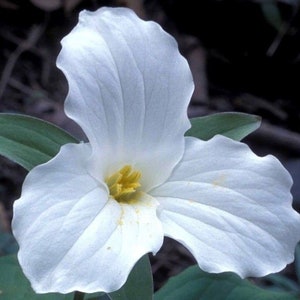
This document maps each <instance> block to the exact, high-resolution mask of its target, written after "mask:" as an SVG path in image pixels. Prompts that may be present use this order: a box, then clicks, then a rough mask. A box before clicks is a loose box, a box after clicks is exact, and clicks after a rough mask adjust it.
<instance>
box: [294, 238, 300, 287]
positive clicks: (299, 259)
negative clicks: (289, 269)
mask: <svg viewBox="0 0 300 300" xmlns="http://www.w3.org/2000/svg"><path fill="white" fill-rule="evenodd" d="M295 272H296V276H297V279H298V283H300V243H298V245H297V247H296V250H295Z"/></svg>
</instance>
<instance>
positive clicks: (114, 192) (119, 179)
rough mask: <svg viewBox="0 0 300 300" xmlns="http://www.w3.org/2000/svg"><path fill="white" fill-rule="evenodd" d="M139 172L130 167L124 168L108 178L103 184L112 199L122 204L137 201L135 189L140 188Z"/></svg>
mask: <svg viewBox="0 0 300 300" xmlns="http://www.w3.org/2000/svg"><path fill="white" fill-rule="evenodd" d="M141 176H142V174H141V172H139V171H135V170H133V169H132V167H131V166H130V165H126V166H124V167H123V168H122V169H120V170H119V171H117V172H116V173H114V174H112V175H111V176H108V177H107V178H106V179H105V182H106V184H107V186H108V188H109V194H110V196H111V197H112V198H114V199H115V200H117V201H118V202H122V203H132V202H133V201H135V200H137V189H138V188H139V187H140V186H141V184H140V182H139V181H140V179H141Z"/></svg>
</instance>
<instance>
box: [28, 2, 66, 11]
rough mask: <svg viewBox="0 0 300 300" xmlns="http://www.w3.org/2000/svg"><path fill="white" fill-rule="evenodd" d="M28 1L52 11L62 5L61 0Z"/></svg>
mask: <svg viewBox="0 0 300 300" xmlns="http://www.w3.org/2000/svg"><path fill="white" fill-rule="evenodd" d="M30 1H31V3H32V4H34V5H35V6H36V7H38V8H40V9H42V10H45V11H53V10H56V9H58V8H60V7H62V5H63V1H62V0H30Z"/></svg>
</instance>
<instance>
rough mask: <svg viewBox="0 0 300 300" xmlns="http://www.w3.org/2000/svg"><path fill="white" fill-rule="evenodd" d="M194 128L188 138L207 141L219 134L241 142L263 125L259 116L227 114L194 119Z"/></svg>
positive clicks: (189, 132)
mask: <svg viewBox="0 0 300 300" xmlns="http://www.w3.org/2000/svg"><path fill="white" fill-rule="evenodd" d="M190 121H191V123H192V127H191V128H190V129H189V130H188V131H187V132H186V135H187V136H194V137H196V138H199V139H201V140H204V141H207V140H209V139H211V138H212V137H213V136H215V135H217V134H221V135H224V136H227V137H229V138H231V139H233V140H236V141H240V140H242V139H243V138H244V137H246V136H247V135H249V134H250V133H251V132H253V131H254V130H256V129H257V128H258V127H259V126H260V123H261V118H260V117H259V116H255V115H250V114H245V113H236V112H227V113H217V114H212V115H208V116H205V117H198V118H192V119H191V120H190Z"/></svg>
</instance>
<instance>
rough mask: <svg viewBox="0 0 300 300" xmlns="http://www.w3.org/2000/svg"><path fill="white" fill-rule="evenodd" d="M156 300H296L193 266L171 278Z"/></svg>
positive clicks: (287, 295)
mask: <svg viewBox="0 0 300 300" xmlns="http://www.w3.org/2000/svg"><path fill="white" fill-rule="evenodd" d="M154 296H155V297H154V299H155V300H199V299H201V300H212V299H213V300H237V299H243V300H253V299H255V300H296V299H298V298H297V297H296V296H294V295H291V294H288V293H284V292H280V293H279V292H273V291H269V290H265V289H262V288H260V287H258V286H255V285H254V284H252V283H250V282H249V281H248V280H243V279H241V278H240V277H239V276H238V275H236V274H234V273H221V274H209V273H206V272H203V271H202V270H200V269H199V267H198V266H193V267H190V268H188V269H186V270H185V271H183V272H182V273H181V274H179V275H177V276H175V277H173V278H171V279H170V280H169V281H168V282H167V283H166V284H165V285H164V286H163V287H162V288H161V289H160V290H159V291H158V292H156V293H155V295H154Z"/></svg>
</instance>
